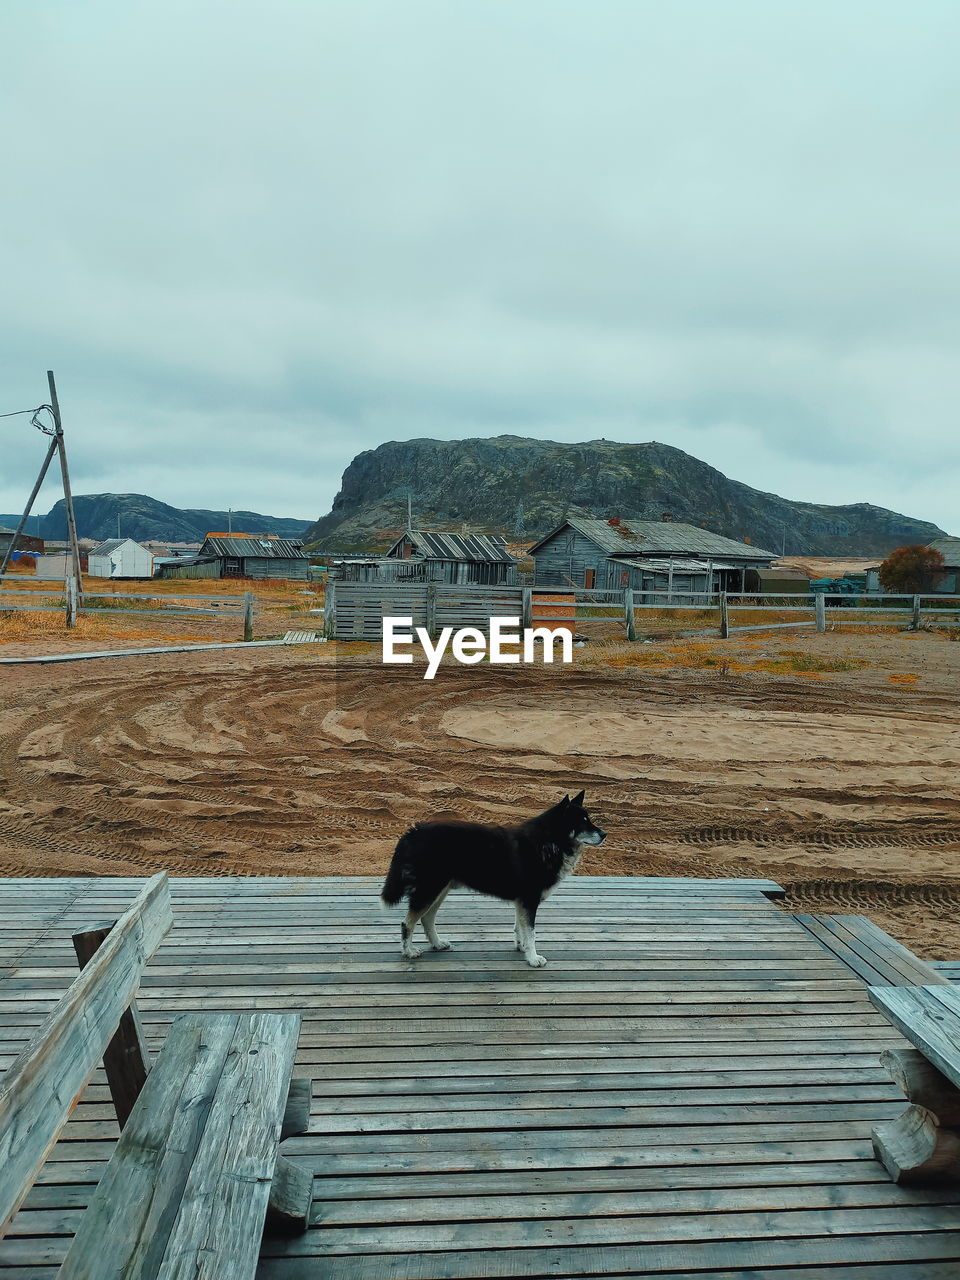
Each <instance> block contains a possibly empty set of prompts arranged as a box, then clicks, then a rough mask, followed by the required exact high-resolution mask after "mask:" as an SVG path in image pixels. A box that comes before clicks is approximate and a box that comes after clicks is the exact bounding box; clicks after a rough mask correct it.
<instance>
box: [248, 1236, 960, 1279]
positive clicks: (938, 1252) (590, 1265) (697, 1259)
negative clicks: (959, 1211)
mask: <svg viewBox="0 0 960 1280" xmlns="http://www.w3.org/2000/svg"><path fill="white" fill-rule="evenodd" d="M321 1234H322V1233H321V1232H317V1231H310V1232H308V1233H307V1235H306V1236H305V1237H303V1240H311V1239H312V1237H313V1236H315V1235H321ZM284 1243H285V1244H286V1242H284ZM937 1259H949V1260H950V1261H951V1265H956V1260H958V1259H960V1242H958V1240H957V1236H956V1233H954V1232H952V1231H949V1230H948V1231H937V1232H932V1233H930V1234H929V1235H928V1236H926V1237H923V1236H919V1237H918V1236H917V1235H908V1234H901V1235H886V1234H881V1235H878V1234H868V1235H847V1236H845V1237H844V1236H822V1235H820V1236H817V1235H810V1236H808V1237H806V1238H791V1239H782V1240H777V1239H770V1238H766V1239H759V1238H758V1239H745V1238H737V1239H731V1240H710V1241H694V1242H676V1243H668V1242H666V1241H660V1240H657V1241H656V1242H655V1243H641V1244H632V1245H613V1246H606V1247H605V1246H603V1245H598V1246H592V1247H591V1246H584V1247H579V1248H555V1247H549V1246H548V1247H544V1246H543V1245H541V1246H540V1247H538V1248H530V1249H528V1250H525V1251H524V1256H523V1258H522V1259H517V1258H516V1256H515V1255H514V1254H513V1253H512V1251H511V1250H508V1249H491V1250H484V1251H482V1252H481V1251H475V1250H459V1249H456V1250H450V1251H444V1252H436V1251H433V1250H431V1251H427V1252H420V1251H419V1250H416V1251H414V1252H411V1253H399V1254H393V1255H383V1254H381V1255H373V1256H370V1255H356V1256H354V1257H346V1256H344V1257H340V1258H338V1259H337V1263H336V1270H335V1271H331V1272H330V1274H332V1275H336V1277H337V1280H507V1278H509V1277H515V1276H551V1277H554V1278H556V1280H574V1278H581V1277H586V1276H607V1277H620V1278H621V1280H623V1278H624V1277H627V1276H630V1277H639V1276H652V1275H667V1274H670V1273H673V1274H674V1275H676V1276H684V1277H690V1276H694V1275H696V1276H698V1277H699V1276H701V1275H702V1274H703V1273H710V1272H713V1273H716V1271H717V1270H718V1269H719V1268H732V1271H730V1272H728V1275H732V1276H733V1277H735V1278H737V1280H740V1278H745V1277H749V1280H755V1277H759V1276H761V1275H771V1276H773V1277H776V1280H779V1278H780V1277H781V1276H782V1275H783V1274H784V1273H783V1271H782V1270H780V1268H782V1267H785V1266H790V1267H794V1266H799V1267H803V1268H804V1269H806V1271H807V1276H810V1277H812V1276H815V1275H817V1272H816V1271H815V1270H813V1268H820V1269H821V1270H820V1274H821V1275H825V1272H824V1270H823V1268H826V1267H829V1268H831V1271H830V1272H829V1274H830V1275H832V1274H833V1271H832V1268H834V1267H835V1266H837V1265H842V1264H844V1263H849V1264H857V1265H858V1266H859V1265H863V1264H873V1263H878V1264H890V1263H904V1264H907V1267H908V1268H911V1267H913V1266H914V1265H916V1264H917V1263H920V1264H922V1263H924V1262H926V1261H928V1260H937ZM521 1268H522V1269H521ZM760 1268H776V1270H771V1271H769V1272H768V1271H762V1270H760ZM316 1278H317V1258H316V1256H315V1255H307V1254H302V1253H301V1254H295V1253H294V1252H293V1251H292V1247H291V1245H289V1244H287V1245H286V1249H284V1245H280V1244H279V1242H278V1243H277V1244H273V1243H272V1242H271V1252H270V1254H266V1253H265V1256H264V1258H263V1260H262V1261H261V1265H260V1268H259V1270H258V1273H257V1280H316ZM904 1280H915V1273H914V1272H913V1271H912V1270H910V1269H907V1270H906V1271H905V1272H904Z"/></svg>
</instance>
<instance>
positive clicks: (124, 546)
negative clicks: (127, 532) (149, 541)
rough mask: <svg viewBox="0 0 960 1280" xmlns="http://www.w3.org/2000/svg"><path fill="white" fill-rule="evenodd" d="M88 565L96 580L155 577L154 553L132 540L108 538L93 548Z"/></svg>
mask: <svg viewBox="0 0 960 1280" xmlns="http://www.w3.org/2000/svg"><path fill="white" fill-rule="evenodd" d="M87 563H88V570H87V571H88V573H89V574H90V575H91V577H94V578H152V577H153V552H152V551H148V550H147V548H146V547H142V546H141V545H140V543H139V542H134V540H133V539H132V538H108V539H107V541H106V542H101V543H99V544H98V545H97V546H95V547H94V548H93V550H92V551H91V552H90V556H89V559H88V562H87Z"/></svg>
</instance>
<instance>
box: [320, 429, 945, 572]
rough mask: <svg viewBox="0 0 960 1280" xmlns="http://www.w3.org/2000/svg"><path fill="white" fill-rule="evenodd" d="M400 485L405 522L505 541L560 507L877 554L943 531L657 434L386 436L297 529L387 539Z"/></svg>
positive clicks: (760, 541)
mask: <svg viewBox="0 0 960 1280" xmlns="http://www.w3.org/2000/svg"><path fill="white" fill-rule="evenodd" d="M408 493H410V495H411V498H412V506H413V522H414V525H415V526H423V527H425V528H452V529H457V528H459V527H460V526H461V525H462V524H464V523H465V524H466V525H467V526H468V527H469V528H470V529H471V530H473V531H475V532H488V533H494V532H495V533H505V534H507V535H508V537H510V538H511V540H515V541H523V540H527V541H529V542H533V541H535V540H536V538H537V537H538V536H540V535H542V534H544V533H547V532H549V530H550V529H552V528H554V527H555V526H556V525H557V524H559V523H560V521H561V520H562V519H563V518H564V517H565V516H566V515H568V514H569V515H577V514H579V515H595V516H601V517H609V516H614V515H619V516H635V517H643V518H646V519H651V520H657V519H659V518H660V517H661V515H663V514H664V513H666V512H669V513H670V514H671V515H672V516H673V518H674V519H675V520H682V521H686V522H688V523H690V524H697V525H703V526H704V527H705V528H707V529H711V530H713V531H714V532H715V533H722V534H725V535H726V536H727V537H729V538H739V539H743V538H749V539H750V541H751V542H753V543H754V545H755V546H758V547H765V548H767V549H768V550H771V551H775V552H778V553H780V552H786V553H787V554H793V555H829V556H882V555H885V554H886V553H887V552H889V551H891V550H893V548H894V547H899V546H903V545H904V544H906V543H912V542H929V541H930V540H931V539H933V538H936V537H938V536H941V535H942V532H943V531H942V530H941V529H939V528H938V527H937V526H936V525H935V524H930V523H928V522H926V521H924V520H915V519H913V518H911V517H909V516H904V515H900V514H898V513H897V512H895V511H888V510H886V508H884V507H874V506H871V505H870V504H868V503H865V502H858V503H851V504H850V505H846V506H839V507H834V506H825V505H822V504H819V503H813V502H792V501H790V500H789V499H787V498H780V497H778V496H777V495H776V494H773V493H762V492H760V491H759V490H757V489H751V488H750V486H749V485H746V484H741V483H740V482H739V481H736V480H730V479H728V478H727V477H726V476H725V475H723V473H722V472H720V471H717V470H716V469H715V468H714V467H710V466H708V465H707V464H706V463H705V462H700V461H699V460H698V459H697V458H693V457H691V456H690V455H689V454H687V453H684V452H683V451H682V450H680V449H674V448H673V447H671V446H670V445H666V444H657V443H655V442H654V443H651V444H618V443H615V442H614V441H610V440H590V441H587V442H586V443H584V444H558V443H556V442H554V441H550V440H527V439H523V438H521V437H519V436H496V437H494V438H493V439H488V440H408V441H404V442H396V441H391V442H390V443H388V444H382V445H380V447H379V448H377V449H372V450H369V451H368V452H366V453H360V454H358V455H357V457H355V458H354V460H353V461H352V462H351V463H350V465H349V466H348V467H347V469H346V471H345V472H344V473H343V481H342V486H341V489H340V492H339V493H338V494H337V496H336V498H335V499H334V503H333V509H332V510H331V511H330V513H329V514H328V515H326V516H323V517H322V518H321V519H320V520H318V521H317V523H316V524H314V525H311V526H310V528H309V529H308V530H307V533H306V535H305V537H306V540H307V541H308V542H309V543H313V544H316V545H317V547H318V548H320V549H323V550H350V549H352V550H358V551H359V550H374V549H379V548H382V547H385V546H386V545H388V543H389V541H390V540H391V537H392V536H393V535H394V534H396V533H397V532H398V531H401V530H402V529H403V528H404V527H405V524H406V518H407V494H408Z"/></svg>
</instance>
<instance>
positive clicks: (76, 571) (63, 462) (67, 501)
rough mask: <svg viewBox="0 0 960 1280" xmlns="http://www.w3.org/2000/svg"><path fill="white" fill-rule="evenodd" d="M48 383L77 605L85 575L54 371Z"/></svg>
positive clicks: (81, 597) (81, 600) (49, 372)
mask: <svg viewBox="0 0 960 1280" xmlns="http://www.w3.org/2000/svg"><path fill="white" fill-rule="evenodd" d="M47 382H48V383H49V385H50V407H51V409H52V410H53V425H54V429H55V431H56V434H55V436H54V439H55V441H56V444H57V452H58V453H59V455H60V474H61V476H62V477H63V500H64V505H65V506H66V508H67V533H68V535H69V539H70V553H71V557H72V559H73V576H74V577H75V578H76V580H77V604H78V605H82V604H83V575H82V574H81V572H80V544H79V542H78V541H77V522H76V520H75V519H74V516H73V494H72V492H71V490H70V472H69V470H68V468H67V450H66V448H65V446H64V443H63V425H62V423H61V421H60V403H59V401H58V400H57V384H56V383H55V382H54V380H53V370H52V369H48V370H47Z"/></svg>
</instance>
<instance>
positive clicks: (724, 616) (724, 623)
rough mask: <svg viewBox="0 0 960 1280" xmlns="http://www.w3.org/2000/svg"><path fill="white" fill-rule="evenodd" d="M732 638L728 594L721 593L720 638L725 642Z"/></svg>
mask: <svg viewBox="0 0 960 1280" xmlns="http://www.w3.org/2000/svg"><path fill="white" fill-rule="evenodd" d="M729 636H730V614H729V612H728V606H727V593H726V592H725V591H721V592H720V637H721V639H723V640H726V639H728V638H729Z"/></svg>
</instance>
